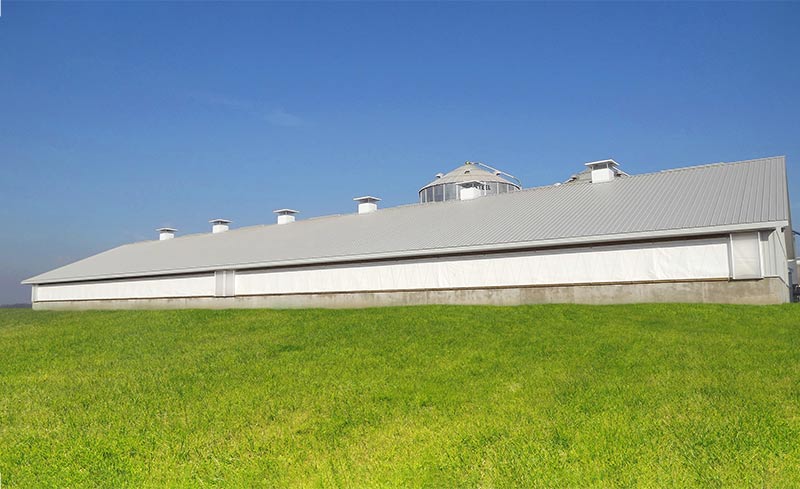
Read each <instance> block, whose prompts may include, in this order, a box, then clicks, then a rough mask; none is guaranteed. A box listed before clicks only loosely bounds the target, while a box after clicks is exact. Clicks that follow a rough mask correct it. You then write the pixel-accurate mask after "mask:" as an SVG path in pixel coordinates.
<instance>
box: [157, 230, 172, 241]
mask: <svg viewBox="0 0 800 489" xmlns="http://www.w3.org/2000/svg"><path fill="white" fill-rule="evenodd" d="M156 231H158V239H159V241H164V240H166V239H172V238H174V237H175V231H177V229H172V228H158V229H156Z"/></svg>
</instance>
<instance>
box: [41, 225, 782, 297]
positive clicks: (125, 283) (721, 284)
mask: <svg viewBox="0 0 800 489" xmlns="http://www.w3.org/2000/svg"><path fill="white" fill-rule="evenodd" d="M752 234H753V238H755V239H754V240H752V242H753V243H755V246H756V251H754V252H753V253H755V256H756V257H757V256H758V255H761V260H759V261H761V262H762V266H761V267H760V269H761V271H762V273H761V274H760V276H761V277H764V278H760V279H756V280H742V281H739V280H729V278H730V277H731V276H732V273H731V266H732V265H731V264H732V263H733V264H734V265H735V262H736V258H731V256H732V254H731V251H730V247H731V242H732V241H731V239H730V237H728V236H718V237H708V238H701V239H685V240H673V241H659V242H640V243H628V244H617V245H603V246H589V247H581V248H567V249H555V250H529V251H525V252H516V253H503V254H489V255H472V256H458V257H448V258H428V259H415V260H395V261H384V262H372V263H360V264H346V265H345V264H342V265H332V266H325V267H322V266H317V267H298V268H288V269H272V270H254V271H237V272H233V271H229V272H218V273H217V274H211V275H209V274H206V275H198V276H183V277H161V278H157V277H153V278H139V279H129V280H123V279H120V280H108V281H98V282H89V283H73V284H52V285H39V286H37V287H35V292H34V294H35V297H36V300H35V302H34V308H36V309H98V308H113V309H120V308H202V307H208V308H227V307H233V308H236V307H337V308H338V307H372V306H386V305H410V304H507V305H513V304H526V303H547V302H578V303H595V304H605V303H625V302H730V303H737V302H738V303H777V302H786V301H787V300H788V297H789V292H788V287H787V285H786V283H785V280H784V278H783V277H781V276H780V275H778V276H775V274H774V273H772V271H771V268H772V267H771V266H768V263H767V262H768V260H767V254H765V253H763V251H764V249H772V248H771V247H770V246H768V245H769V240H764V241H762V242H761V245H762V247H760V248H761V250H762V252H759V251H758V248H759V247H758V243H759V240H758V236H759V235H758V234H757V233H752ZM764 238H768V236H764ZM737 242H739V241H737ZM751 254H752V253H751ZM777 258H778V257H776V259H775V260H774V261H775V262H776V267H775V268H777V263H778V259H777ZM756 259H757V258H756ZM773 278H775V279H776V280H773ZM776 284H778V285H776Z"/></svg>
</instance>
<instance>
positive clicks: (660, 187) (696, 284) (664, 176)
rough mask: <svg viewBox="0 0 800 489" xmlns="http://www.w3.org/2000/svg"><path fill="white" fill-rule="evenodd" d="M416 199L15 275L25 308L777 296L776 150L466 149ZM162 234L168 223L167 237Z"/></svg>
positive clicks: (151, 245) (781, 166)
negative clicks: (523, 170)
mask: <svg viewBox="0 0 800 489" xmlns="http://www.w3.org/2000/svg"><path fill="white" fill-rule="evenodd" d="M419 198H420V203H419V204H414V205H406V206H399V207H393V208H385V209H378V201H379V200H380V199H378V198H375V197H371V196H366V197H361V198H357V199H356V200H357V201H358V206H357V208H358V212H354V213H353V214H348V215H335V216H327V217H320V218H314V219H307V220H296V221H295V218H294V214H295V213H296V211H293V210H291V209H280V210H279V211H276V212H277V213H278V223H276V224H272V225H262V226H253V227H246V228H240V229H229V221H226V220H223V219H218V220H214V221H212V224H213V228H212V232H210V233H207V234H195V235H187V236H181V237H174V234H175V231H174V230H172V229H168V228H162V229H161V230H159V231H160V232H161V239H159V240H153V241H146V242H140V243H133V244H128V245H123V246H120V247H118V248H114V249H111V250H109V251H106V252H104V253H100V254H98V255H95V256H92V257H89V258H86V259H84V260H81V261H78V262H75V263H72V264H70V265H66V266H64V267H61V268H58V269H56V270H52V271H50V272H46V273H43V274H41V275H38V276H36V277H33V278H30V279H28V280H25V281H24V282H23V283H25V284H30V285H31V286H32V301H33V305H34V308H35V309H101V308H103V309H105V308H237V307H367V306H386V305H402V304H434V303H435V304H525V303H541V302H567V303H568V302H579V303H627V302H723V303H756V304H765V303H780V302H787V301H789V300H790V297H791V295H790V293H791V290H792V281H793V280H794V278H793V277H796V271H795V269H794V268H795V260H794V258H795V257H794V241H793V235H792V231H791V229H792V228H791V220H790V213H789V196H788V188H787V178H786V164H785V159H784V158H783V157H774V158H763V159H757V160H750V161H741V162H736V163H718V164H712V165H704V166H696V167H688V168H680V169H675V170H668V171H662V172H657V173H649V174H641V175H628V174H626V173H624V172H623V171H621V170H620V168H619V166H618V165H617V164H616V162H614V161H613V160H603V161H598V162H592V163H587V168H586V169H585V170H584V171H583V172H581V173H579V174H577V175H574V176H572V177H571V178H570V179H569V180H567V181H566V182H564V183H563V184H556V185H551V186H545V187H537V188H529V189H522V188H521V184H520V183H519V181H517V180H515V179H513V177H511V176H510V175H507V174H504V173H503V172H500V171H494V169H492V168H490V167H485V165H483V166H482V165H480V164H471V163H467V164H465V165H463V166H461V167H459V168H457V169H456V170H453V171H452V172H450V173H448V174H438V175H437V178H436V180H434V181H433V182H431V183H430V184H429V185H426V186H425V187H423V188H422V189H421V190H420V191H419ZM171 238H174V239H171Z"/></svg>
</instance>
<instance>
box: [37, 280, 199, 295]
mask: <svg viewBox="0 0 800 489" xmlns="http://www.w3.org/2000/svg"><path fill="white" fill-rule="evenodd" d="M212 295H214V275H213V274H209V275H194V276H184V277H177V278H154V279H130V280H113V281H104V282H92V283H83V284H80V283H79V284H64V285H39V286H38V290H37V300H39V301H66V300H86V299H146V298H155V297H200V296H212Z"/></svg>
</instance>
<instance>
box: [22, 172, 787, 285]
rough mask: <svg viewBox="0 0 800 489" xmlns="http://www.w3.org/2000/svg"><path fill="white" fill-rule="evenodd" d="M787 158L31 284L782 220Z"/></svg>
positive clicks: (411, 214)
mask: <svg viewBox="0 0 800 489" xmlns="http://www.w3.org/2000/svg"><path fill="white" fill-rule="evenodd" d="M788 220H789V200H788V190H787V182H786V164H785V158H784V157H774V158H763V159H757V160H750V161H743V162H737V163H720V164H713V165H706V166H698V167H689V168H683V169H677V170H668V171H663V172H658V173H649V174H643V175H632V176H628V177H626V178H618V179H614V180H612V181H609V182H603V183H596V184H592V183H576V184H571V185H556V186H547V187H537V188H531V189H525V190H521V191H519V192H510V193H505V194H498V195H490V196H486V197H481V198H480V199H472V200H467V201H446V202H435V203H426V204H413V205H406V206H400V207H391V208H386V209H381V210H378V211H376V212H372V213H368V214H347V215H335V216H327V217H321V218H315V219H307V220H302V221H297V222H295V223H294V224H292V225H291V226H280V225H276V224H271V225H262V226H252V227H246V228H240V229H235V230H231V231H228V232H226V233H218V234H212V233H205V234H195V235H188V236H182V237H177V238H175V239H170V240H165V241H157V240H154V241H145V242H140V243H133V244H128V245H123V246H120V247H118V248H114V249H112V250H109V251H106V252H104V253H100V254H98V255H95V256H92V257H89V258H86V259H85V260H81V261H78V262H75V263H72V264H70V265H66V266H64V267H61V268H58V269H56V270H53V271H50V272H47V273H43V274H41V275H38V276H36V277H33V278H30V279H28V280H26V281H25V282H23V283H31V284H38V283H50V282H67V281H80V280H93V279H103V278H118V277H132V276H147V275H165V274H176V273H189V272H200V271H210V270H217V269H242V268H265V267H275V266H285V265H300V264H315V263H332V262H342V261H352V260H369V259H378V258H398V257H413V256H423V255H435V254H445V253H459V252H467V251H470V252H472V251H490V250H501V249H517V248H524V247H535V246H554V245H566V244H576V243H591V242H601V241H607V240H622V239H634V238H635V239H639V238H641V239H647V238H652V237H656V236H680V235H689V234H701V233H711V232H726V231H730V230H734V229H742V228H766V227H772V226H775V225H785V224H787V223H788Z"/></svg>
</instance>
